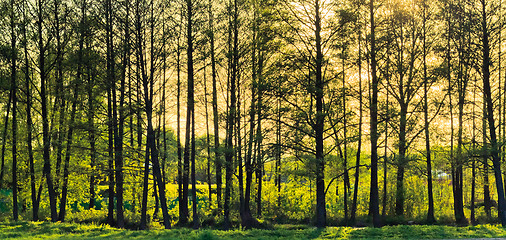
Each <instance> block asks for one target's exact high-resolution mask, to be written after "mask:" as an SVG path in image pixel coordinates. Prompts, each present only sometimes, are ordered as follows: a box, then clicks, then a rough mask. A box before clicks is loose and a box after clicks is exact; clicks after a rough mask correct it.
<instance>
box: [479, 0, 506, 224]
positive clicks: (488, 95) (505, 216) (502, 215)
mask: <svg viewBox="0 0 506 240" xmlns="http://www.w3.org/2000/svg"><path fill="white" fill-rule="evenodd" d="M480 2H481V4H482V9H481V10H482V13H481V17H482V19H481V20H482V26H481V27H482V36H481V40H482V46H483V52H482V53H483V63H482V64H483V65H482V73H483V91H484V95H485V100H486V103H487V120H488V127H489V131H490V143H491V145H492V163H493V166H494V175H495V182H496V183H495V184H496V188H497V203H498V216H499V219H500V221H501V224H502V225H503V226H505V225H506V201H505V199H504V187H503V181H502V173H501V159H500V157H499V154H500V148H499V146H498V143H497V136H496V132H495V130H496V129H495V120H494V106H493V102H492V91H491V89H490V46H489V31H490V29H489V28H488V26H487V21H488V15H487V8H486V3H487V1H486V0H481V1H480Z"/></svg>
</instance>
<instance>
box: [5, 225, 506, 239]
mask: <svg viewBox="0 0 506 240" xmlns="http://www.w3.org/2000/svg"><path fill="white" fill-rule="evenodd" d="M490 237H496V238H500V237H506V229H504V228H502V227H500V226H497V225H478V226H472V227H450V226H437V225H433V226H420V225H412V226H389V227H383V228H369V227H366V228H351V227H328V228H325V229H317V228H311V227H307V226H305V225H276V226H275V229H273V230H259V229H255V230H246V231H244V230H233V231H221V230H212V229H202V230H190V229H185V228H175V229H172V230H161V229H151V230H147V231H132V230H125V229H114V228H111V227H109V226H106V225H95V224H90V225H88V224H71V223H47V222H44V223H43V222H6V223H1V224H0V238H1V239H196V240H197V239H202V240H204V239H205V240H209V239H245V240H247V239H266V240H267V239H385V238H391V239H445V238H490Z"/></svg>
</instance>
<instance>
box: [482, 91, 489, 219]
mask: <svg viewBox="0 0 506 240" xmlns="http://www.w3.org/2000/svg"><path fill="white" fill-rule="evenodd" d="M486 109H487V103H486V101H485V96H483V106H482V112H483V118H482V141H483V146H482V151H481V154H482V156H483V159H482V161H483V205H484V207H485V213H486V215H487V218H488V219H491V218H492V212H491V207H492V203H491V198H490V182H489V178H488V174H489V170H488V169H489V165H488V157H489V153H488V150H487V135H488V134H487V110H486Z"/></svg>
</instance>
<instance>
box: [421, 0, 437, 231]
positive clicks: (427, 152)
mask: <svg viewBox="0 0 506 240" xmlns="http://www.w3.org/2000/svg"><path fill="white" fill-rule="evenodd" d="M422 4H423V39H422V41H423V107H424V108H423V110H424V111H423V113H424V132H425V159H426V161H427V195H428V199H429V202H428V210H427V222H428V223H435V222H436V218H435V217H434V196H433V194H432V158H431V151H430V132H429V103H428V91H429V86H428V84H429V83H428V81H429V79H428V76H427V41H426V40H427V36H426V34H427V26H426V24H427V15H426V14H427V13H426V11H427V3H426V1H425V0H424V1H423V3H422Z"/></svg>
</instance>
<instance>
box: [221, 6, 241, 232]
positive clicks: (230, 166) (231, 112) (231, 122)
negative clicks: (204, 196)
mask: <svg viewBox="0 0 506 240" xmlns="http://www.w3.org/2000/svg"><path fill="white" fill-rule="evenodd" d="M229 27H230V28H231V29H229V31H231V33H232V34H231V35H230V36H231V38H232V39H229V41H232V54H231V55H232V56H231V59H230V60H229V61H230V67H231V69H230V70H229V71H231V75H230V103H229V109H228V115H227V137H226V152H225V204H224V209H223V210H224V211H223V212H224V216H225V218H224V227H225V229H229V228H230V227H231V222H230V208H231V207H230V206H231V203H230V200H231V193H232V174H233V171H234V161H233V158H234V155H235V146H234V144H233V136H234V128H235V126H236V124H235V120H236V114H237V109H236V104H237V102H236V101H237V100H236V91H237V90H236V83H237V75H238V74H237V73H238V66H237V65H238V63H239V52H238V51H239V50H238V47H239V46H238V40H239V39H238V37H239V36H238V35H239V32H238V1H237V0H233V12H232V21H231V23H230V26H229ZM236 134H237V133H236Z"/></svg>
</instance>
